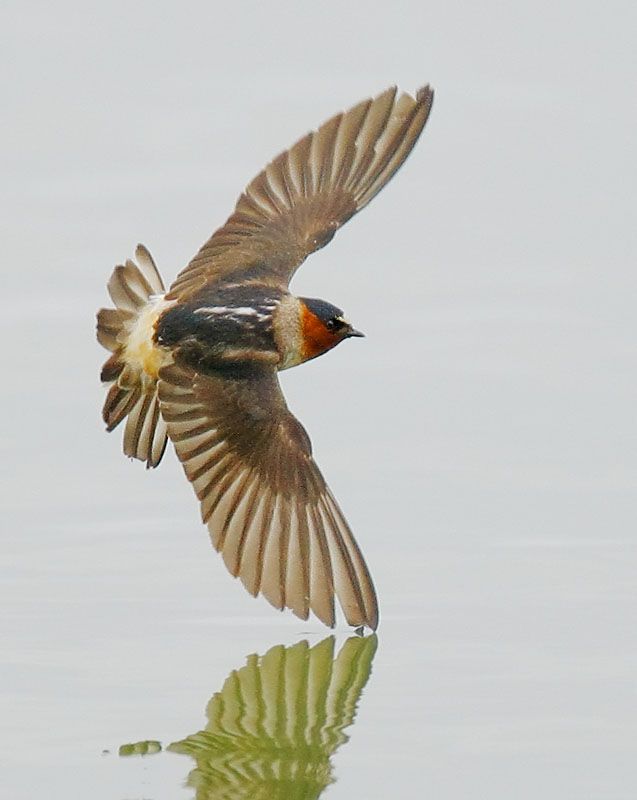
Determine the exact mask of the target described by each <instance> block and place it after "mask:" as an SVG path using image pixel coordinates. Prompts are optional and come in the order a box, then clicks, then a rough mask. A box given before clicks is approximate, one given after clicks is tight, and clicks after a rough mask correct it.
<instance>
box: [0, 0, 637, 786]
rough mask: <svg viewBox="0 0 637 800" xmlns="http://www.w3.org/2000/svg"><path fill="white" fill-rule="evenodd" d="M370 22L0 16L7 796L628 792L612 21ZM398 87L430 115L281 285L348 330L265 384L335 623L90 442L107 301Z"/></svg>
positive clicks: (516, 13) (287, 11)
mask: <svg viewBox="0 0 637 800" xmlns="http://www.w3.org/2000/svg"><path fill="white" fill-rule="evenodd" d="M388 9H389V7H388V6H387V5H386V4H378V5H377V6H375V5H374V4H370V3H362V2H361V3H358V2H353V3H351V4H348V5H347V9H345V8H344V7H343V4H340V3H339V4H332V3H327V4H324V5H323V6H321V8H320V10H319V9H318V8H314V7H312V8H310V7H309V6H308V7H307V8H306V7H305V6H303V8H300V7H299V6H298V4H293V3H291V2H290V3H288V2H281V3H276V4H274V6H272V4H266V5H263V6H258V7H257V6H255V5H252V4H250V6H249V7H248V5H243V4H241V3H238V4H231V6H229V5H228V4H226V5H224V6H215V5H214V4H213V5H212V6H211V5H210V4H203V3H198V2H195V3H192V4H190V5H189V6H188V10H187V11H184V10H183V9H182V10H179V12H177V6H174V7H173V6H172V5H170V4H165V5H164V4H161V3H159V4H157V3H153V4H150V3H145V2H141V3H137V4H134V7H133V8H131V7H130V4H121V5H118V4H117V3H115V5H113V4H109V5H108V6H104V7H100V8H98V7H94V8H89V7H87V6H85V5H84V4H79V3H77V4H76V3H74V2H71V0H64V2H62V3H61V4H56V5H55V6H51V7H50V8H45V7H43V6H42V7H38V6H37V5H36V4H29V3H17V2H15V3H13V2H9V3H8V5H6V9H5V10H3V31H5V32H6V37H5V38H6V42H5V46H3V48H2V52H1V53H0V58H2V59H3V63H2V65H1V66H2V68H3V74H4V75H7V76H10V80H8V81H5V85H4V86H3V108H4V109H5V114H4V118H5V119H4V121H5V124H4V125H3V130H2V132H0V135H1V136H2V137H3V147H2V148H0V154H1V155H0V158H2V162H3V163H2V174H3V188H4V190H5V191H4V192H3V194H2V198H0V203H2V208H0V224H2V225H3V231H2V242H3V256H2V259H1V260H0V274H1V278H2V301H3V304H2V314H1V315H0V337H1V341H2V342H3V350H2V362H3V365H2V366H3V369H2V375H3V379H2V391H1V392H0V404H1V408H2V420H3V430H2V437H0V454H1V455H2V458H0V493H1V509H2V511H1V518H2V528H3V533H2V545H1V547H0V608H1V609H2V612H1V614H0V641H1V646H0V703H1V707H0V763H1V766H0V797H2V798H3V799H4V798H5V797H6V798H7V800H9V798H10V800H27V799H28V800H31V798H33V797H36V796H42V797H50V798H53V799H54V800H57V798H60V799H61V798H64V800H74V799H75V798H87V797H89V798H91V800H102V798H104V800H106V798H108V800H151V799H152V800H175V799H176V798H184V800H185V799H186V798H194V797H198V798H203V797H205V798H213V797H214V798H219V797H227V798H240V797H241V796H246V797H259V796H263V797H268V798H270V797H277V796H280V797H286V798H294V797H299V798H301V797H318V796H319V794H320V795H321V796H324V797H329V798H334V800H337V799H338V798H348V800H351V799H352V798H366V800H368V799H374V798H378V800H381V799H382V800H384V799H385V798H387V797H390V798H393V797H396V798H397V797H431V798H435V799H436V800H464V798H467V799H468V798H471V800H473V799H474V798H476V797H478V798H482V797H485V798H486V797H488V798H489V800H510V798H515V800H527V798H528V800H531V799H533V800H537V798H543V800H632V799H633V798H634V797H635V793H636V791H637V758H636V757H635V756H636V754H635V742H636V741H637V722H636V720H637V691H636V682H635V673H636V669H637V636H636V634H635V631H636V630H637V626H636V625H635V583H636V579H637V550H636V544H635V541H636V540H635V519H636V518H637V514H636V507H635V506H636V504H635V488H636V486H637V464H636V459H635V453H636V452H637V436H636V434H635V422H634V409H635V396H636V392H635V389H636V383H635V355H636V353H635V342H636V341H637V336H636V333H637V331H636V330H635V313H634V308H635V302H634V298H635V296H636V290H637V285H636V275H637V273H636V271H635V267H634V254H635V252H636V251H637V238H636V237H637V226H635V225H634V217H635V214H634V211H635V209H634V184H635V181H634V179H633V178H632V176H633V175H634V174H635V172H634V171H635V150H634V141H633V138H634V137H633V136H632V131H633V130H634V123H635V118H634V113H635V111H634V109H635V105H634V97H633V94H634V93H633V94H631V93H630V91H629V87H630V86H631V85H632V84H631V80H630V78H631V77H634V74H635V72H634V71H635V60H634V42H633V38H634V37H633V36H632V31H634V29H635V23H636V22H637V20H636V19H635V14H636V13H637V12H636V11H635V6H634V4H629V3H621V2H618V3H614V4H613V5H612V9H611V10H608V9H606V8H605V7H604V8H602V7H601V6H600V8H599V9H597V10H596V9H593V8H590V9H589V8H586V9H584V8H583V7H580V6H578V7H577V8H575V7H574V6H573V5H572V4H570V3H568V2H565V0H564V2H559V1H558V2H548V0H547V1H546V2H544V0H541V1H540V2H539V5H538V3H537V2H534V3H533V4H531V3H526V2H514V3H510V4H508V5H506V6H503V5H502V4H499V3H491V4H490V3H486V4H481V5H480V7H479V8H478V7H477V6H476V8H475V10H474V9H472V8H469V7H468V6H464V7H461V6H457V5H454V4H449V3H444V4H443V3H436V2H433V3H429V4H426V6H425V5H423V4H422V3H420V2H413V3H412V2H405V3H403V4H400V13H393V12H392V13H389V12H388ZM337 21H338V24H337ZM352 31H356V35H355V36H353V35H352ZM308 37H309V39H308ZM309 40H311V41H309ZM326 50H329V54H330V57H329V59H326V58H325V52H326ZM395 80H398V81H399V82H400V83H401V84H402V85H404V87H405V88H407V89H410V90H413V89H414V88H415V87H416V86H417V85H419V84H420V83H422V82H424V81H427V80H430V81H431V82H432V83H433V84H434V85H435V88H436V91H437V95H436V104H435V106H434V109H433V112H432V117H431V121H430V125H429V127H428V129H427V131H426V132H425V135H424V138H423V140H422V142H421V143H420V144H419V146H418V148H417V149H416V151H415V152H414V154H413V157H412V158H411V159H410V160H409V161H408V163H407V164H406V166H405V168H404V170H402V171H401V173H400V174H399V175H398V176H397V178H396V181H395V182H394V183H392V185H391V186H389V187H388V188H387V190H386V191H385V192H383V194H382V195H380V196H379V197H378V198H377V200H375V202H374V203H373V204H372V205H371V206H370V207H369V209H366V210H365V212H364V213H363V214H361V215H360V217H357V218H356V219H355V220H353V221H352V222H351V223H350V224H348V225H347V226H346V228H345V229H344V230H343V231H342V232H340V233H339V235H338V236H337V237H336V238H335V240H334V242H333V243H332V244H331V245H330V246H329V247H328V248H326V249H325V250H323V251H321V252H320V253H318V254H316V255H315V256H314V257H313V258H312V259H311V260H310V261H308V263H307V266H305V267H304V268H303V270H301V271H300V273H299V274H298V277H297V278H296V279H295V284H294V286H293V288H294V289H295V290H296V291H297V292H298V293H299V294H301V295H307V296H319V297H324V298H325V299H327V300H329V301H331V302H334V303H336V304H337V305H339V306H340V307H342V308H344V309H345V310H346V312H347V314H348V316H349V317H350V318H351V320H352V322H353V323H354V324H355V325H356V326H357V327H360V329H361V330H363V331H365V332H366V334H367V338H366V339H365V340H360V341H352V342H347V343H345V344H343V345H342V346H340V347H339V348H338V349H337V350H336V351H334V352H333V353H330V354H329V355H327V356H325V357H324V358H321V359H318V360H317V361H316V362H313V363H311V364H308V365H306V366H304V367H300V368H298V369H296V370H291V371H290V373H289V374H286V375H284V376H283V383H284V389H285V392H286V396H287V397H288V401H289V404H290V406H291V408H292V409H293V411H294V412H295V413H296V414H297V416H298V417H299V418H300V419H301V421H302V422H303V423H304V425H305V426H306V427H307V429H308V431H309V432H310V434H311V436H312V439H313V442H314V447H315V452H316V455H317V460H318V462H319V464H320V465H321V467H322V469H323V471H324V473H325V475H326V477H327V478H328V480H329V482H330V484H331V486H332V488H333V490H334V492H335V494H336V496H337V497H338V498H339V500H340V502H341V504H342V506H343V509H344V511H345V512H346V514H347V516H348V518H349V520H350V522H351V524H352V527H353V529H354V531H355V532H356V534H357V537H358V539H359V541H360V543H361V545H362V547H363V549H364V551H365V553H366V556H367V558H368V561H369V563H370V566H371V568H372V572H373V574H374V576H375V579H376V583H377V586H378V591H379V597H380V603H381V625H380V628H379V631H378V637H377V638H374V637H372V638H366V639H359V638H356V637H354V638H352V632H351V631H349V630H347V629H345V628H344V627H339V628H337V629H336V631H335V632H334V636H335V638H334V639H332V638H326V637H328V634H330V632H329V631H327V630H326V629H324V628H323V627H321V626H320V625H319V624H317V623H315V622H312V621H310V622H308V623H301V622H299V621H298V620H296V619H295V618H294V617H292V616H287V615H281V614H277V613H276V612H274V611H273V610H272V609H271V608H270V607H269V606H268V605H267V604H266V603H265V602H263V601H256V600H253V599H252V598H250V597H249V596H248V595H247V594H246V593H245V591H244V590H243V589H242V587H241V586H240V584H239V583H238V582H236V581H234V580H233V579H232V578H230V577H229V576H228V575H227V574H226V571H225V568H224V566H223V564H222V562H221V559H220V558H219V557H218V556H217V555H216V554H215V553H214V552H213V551H212V549H211V547H210V544H209V542H208V537H207V533H206V531H205V529H204V528H203V526H202V525H201V524H200V522H199V519H198V509H197V503H196V502H195V499H194V496H193V494H192V490H191V487H190V486H189V485H188V484H187V482H186V481H185V479H184V476H183V474H182V472H181V468H180V467H179V465H178V464H177V463H176V459H175V457H174V455H173V454H172V453H168V454H167V457H166V458H165V461H164V463H162V464H161V466H160V468H159V469H158V470H156V471H154V472H150V473H149V472H146V471H145V470H144V469H143V467H142V466H141V465H139V464H133V463H129V462H128V461H127V460H126V459H124V458H123V457H122V455H121V452H120V441H119V437H118V436H115V435H107V434H106V433H104V431H103V429H102V425H101V422H100V419H99V409H100V407H101V402H102V390H101V387H100V386H99V384H98V370H99V365H100V363H101V361H102V360H103V358H104V352H103V351H102V350H101V348H99V346H98V345H97V344H96V343H95V342H94V332H93V328H94V312H95V310H96V308H98V307H99V306H100V305H103V304H104V303H105V302H106V301H107V296H106V291H105V282H106V280H107V277H108V275H109V274H110V271H111V269H112V266H113V264H114V263H115V262H116V261H118V260H121V259H124V258H126V257H128V256H130V255H132V253H133V251H134V247H135V244H136V243H137V241H143V242H144V243H145V244H147V245H148V246H149V248H150V250H151V252H152V253H153V254H154V255H155V257H156V259H157V262H158V264H159V266H160V269H161V271H162V273H163V274H164V276H165V277H166V278H167V279H168V280H170V279H171V278H172V277H173V276H174V274H175V273H176V271H177V270H178V269H179V267H180V266H182V265H183V264H184V262H185V261H186V260H187V259H188V257H189V256H190V255H191V254H192V253H194V252H195V250H196V249H197V248H198V246H199V245H200V244H201V242H202V241H203V240H204V239H205V238H206V237H207V236H208V235H209V233H210V232H211V231H212V229H213V228H214V227H215V226H216V225H217V224H219V223H220V222H222V221H223V219H225V217H226V216H227V215H228V213H229V212H230V210H231V208H232V205H233V203H234V201H235V198H236V195H237V193H238V191H239V190H240V188H241V187H242V186H243V185H244V184H245V183H246V182H247V180H248V179H249V178H251V177H252V175H253V174H254V173H255V172H256V171H257V170H258V169H260V168H261V167H262V165H263V164H264V163H265V162H266V161H267V160H268V159H269V158H271V157H272V156H273V155H274V154H275V153H276V152H278V151H279V150H280V149H281V148H282V147H284V146H287V145H288V144H289V143H291V142H292V141H293V140H294V139H295V138H296V137H298V136H299V135H300V134H302V133H303V132H304V131H306V130H307V129H308V128H310V127H312V126H313V125H315V124H317V123H319V122H320V121H321V120H323V119H325V118H326V117H328V116H329V115H330V114H332V113H333V112H334V111H336V110H337V109H338V108H340V107H344V106H347V105H349V104H351V103H353V102H356V101H357V100H359V99H361V98H362V97H364V96H366V95H368V94H370V93H373V92H375V91H380V90H381V89H383V88H384V87H385V86H386V85H387V84H389V83H391V82H392V81H395ZM144 743H146V744H145V745H144ZM143 750H146V754H145V755H142V754H141V751H143ZM258 787H261V788H258ZM263 787H266V788H263ZM261 790H262V795H259V793H258V792H259V791H261ZM242 793H243V794H242Z"/></svg>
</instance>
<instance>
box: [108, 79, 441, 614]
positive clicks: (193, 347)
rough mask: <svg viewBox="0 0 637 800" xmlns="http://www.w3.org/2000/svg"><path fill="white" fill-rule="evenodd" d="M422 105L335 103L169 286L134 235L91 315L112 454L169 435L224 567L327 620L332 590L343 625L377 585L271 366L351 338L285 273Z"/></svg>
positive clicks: (362, 186) (364, 185) (155, 458)
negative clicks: (118, 447)
mask: <svg viewBox="0 0 637 800" xmlns="http://www.w3.org/2000/svg"><path fill="white" fill-rule="evenodd" d="M431 101H432V93H431V91H430V90H429V89H428V88H425V89H423V90H421V91H420V92H419V93H418V95H417V98H416V99H414V98H411V97H409V95H401V96H400V97H396V90H395V89H391V90H388V91H387V92H385V93H383V94H382V95H380V96H379V97H378V98H376V99H375V100H368V101H365V102H363V103H361V104H359V105H358V106H356V107H354V108H353V109H351V110H350V111H349V112H347V113H345V114H339V115H337V116H336V117H334V118H333V119H332V120H330V121H329V122H327V123H325V125H323V126H322V127H321V128H320V129H319V131H318V132H316V133H314V134H309V135H308V136H306V137H305V138H304V139H301V140H300V141H299V142H298V143H297V144H296V145H294V147H292V148H291V149H290V150H288V151H286V152H285V153H283V154H281V156H279V157H278V158H277V159H275V160H274V161H273V162H272V163H271V164H269V165H268V167H266V169H265V170H264V171H263V172H262V173H261V174H260V175H258V176H257V178H255V180H254V181H253V182H252V183H251V184H250V185H249V186H248V188H247V189H246V192H245V193H244V194H243V195H242V196H241V198H240V199H239V202H238V203H237V206H236V209H235V212H234V214H233V215H232V216H231V217H230V218H229V220H228V221H227V222H226V224H225V225H224V226H223V227H222V228H221V229H219V230H218V231H217V232H216V233H215V234H214V235H213V236H212V237H211V239H209V240H208V242H206V244H205V245H204V246H203V247H202V248H201V250H200V251H199V253H198V254H197V255H196V256H195V258H194V259H193V260H192V261H191V262H190V264H189V265H188V266H187V267H186V268H185V269H184V270H183V271H182V272H181V273H180V274H179V275H178V277H177V279H176V281H175V282H174V283H173V285H172V286H171V287H170V289H169V291H168V292H165V290H164V286H163V283H162V280H161V278H160V276H159V273H158V271H157V268H156V267H155V264H154V262H153V260H152V258H151V256H150V254H149V253H148V251H147V250H146V249H145V248H144V247H142V246H141V245H140V246H139V247H138V248H137V251H136V262H134V261H132V260H129V261H127V262H126V264H125V265H123V266H119V267H116V268H115V271H114V272H113V275H112V276H111V279H110V281H109V292H110V294H111V297H112V299H113V302H114V303H115V305H116V308H115V309H102V310H101V311H100V312H99V314H98V339H99V341H100V342H101V343H102V344H103V345H104V346H105V347H107V348H108V349H109V350H110V351H111V353H112V355H111V357H110V358H109V359H108V361H107V362H106V363H105V365H104V367H103V369H102V380H103V381H104V382H105V383H108V384H110V389H109V393H108V395H107V399H106V403H105V405H104V411H103V416H104V419H105V421H106V423H107V426H108V429H109V430H112V429H113V428H114V427H116V426H117V425H118V424H119V423H120V422H122V421H123V420H124V419H126V427H125V431H124V452H125V453H126V454H127V455H129V456H132V457H135V458H139V459H141V460H143V461H146V463H147V466H150V467H154V466H157V464H158V463H159V461H160V460H161V457H162V455H163V452H164V449H165V446H166V442H167V438H168V437H169V438H170V439H171V440H172V442H173V444H174V446H175V449H176V451H177V455H178V456H179V458H180V460H181V461H182V463H183V466H184V469H185V472H186V475H187V476H188V478H189V479H190V481H191V482H192V483H193V486H194V488H195V491H196V493H197V496H198V498H199V500H200V501H201V512H202V519H203V521H204V522H205V523H206V524H207V525H208V529H209V531H210V534H211V538H212V541H213V544H214V546H215V547H216V549H218V550H220V551H221V552H222V554H223V558H224V560H225V562H226V565H227V566H228V568H229V569H230V571H231V572H232V574H233V575H237V576H239V577H240V578H241V580H242V581H243V583H244V585H245V586H246V588H247V589H248V590H249V591H250V592H251V593H253V594H255V595H256V594H258V593H259V592H261V593H262V594H264V595H265V596H266V598H267V599H268V600H269V601H270V602H271V603H272V604H273V605H274V606H276V607H278V608H284V607H288V608H291V609H292V610H293V611H294V613H295V614H297V615H298V616H300V617H302V618H304V619H305V618H307V616H308V614H309V611H310V610H311V611H313V612H314V613H315V614H316V615H317V616H318V617H319V618H320V619H321V620H323V621H324V622H325V623H326V624H328V625H333V624H334V619H335V617H334V596H335V595H336V596H337V597H338V599H339V602H340V604H341V606H342V608H343V611H344V613H345V616H346V619H347V621H348V622H349V623H350V624H351V625H355V626H358V625H367V626H369V627H370V628H374V629H375V628H376V626H377V624H378V606H377V600H376V594H375V591H374V587H373V583H372V580H371V577H370V575H369V571H368V569H367V567H366V565H365V562H364V560H363V557H362V555H361V553H360V551H359V549H358V546H357V545H356V542H355V541H354V538H353V536H352V533H351V531H350V529H349V527H348V525H347V522H346V521H345V518H344V517H343V515H342V513H341V511H340V509H339V508H338V505H337V504H336V501H335V500H334V498H333V496H332V494H331V492H330V491H329V489H328V487H327V485H326V484H325V481H324V479H323V477H322V475H321V473H320V472H319V470H318V467H317V466H316V464H315V462H314V460H313V458H312V453H311V444H310V440H309V437H308V436H307V433H306V432H305V430H304V429H303V427H302V426H301V424H300V423H299V422H298V420H296V419H295V417H294V416H293V415H292V414H291V413H290V411H289V410H288V408H287V405H286V403H285V399H284V397H283V394H282V392H281V390H280V387H279V384H278V380H277V377H276V374H277V372H278V371H280V370H282V369H287V368H289V367H293V366H296V365H298V364H301V363H303V362H304V361H308V360H310V359H312V358H315V357H316V356H318V355H321V354H322V353H324V352H326V351H327V350H330V349H331V348H332V347H334V346H336V345H337V344H338V343H339V342H341V341H343V339H345V338H348V337H352V336H361V335H362V334H360V333H359V332H358V331H356V330H355V329H354V328H353V327H352V326H351V325H350V323H349V322H348V321H347V320H346V319H345V318H344V316H343V312H342V311H341V310H340V309H338V308H337V307H336V306H333V305H331V304H330V303H327V302H325V301H323V300H317V299H313V298H298V297H295V296H294V295H292V294H291V293H290V292H289V289H288V284H289V280H290V278H291V277H292V275H293V274H294V271H295V270H296V269H297V268H298V266H299V265H300V264H301V263H302V262H303V260H304V259H305V257H306V256H307V255H308V254H309V253H311V252H313V251H314V250H316V249H318V248H319V247H322V246H324V245H325V244H326V243H327V242H329V241H330V240H331V238H332V237H333V235H334V233H335V231H336V230H337V229H338V228H339V227H340V226H341V225H342V224H344V222H346V221H347V220H348V219H349V218H350V217H351V216H352V215H353V214H354V213H356V211H358V210H359V209H360V208H362V207H363V206H364V205H365V204H366V203H367V202H369V200H370V199H371V198H372V197H373V196H374V195H375V194H376V193H377V192H378V191H379V190H380V189H381V188H382V187H383V186H384V185H385V183H386V182H387V181H388V180H389V179H390V177H391V176H392V175H393V174H394V173H395V171H396V170H397V169H398V168H399V167H400V165H401V164H402V163H403V161H404V159H405V158H406V157H407V155H408V154H409V152H410V151H411V148H412V147H413V145H414V144H415V142H416V140H417V138H418V136H419V135H420V132H421V131H422V128H423V127H424V124H425V122H426V119H427V116H428V114H429V110H430V107H431Z"/></svg>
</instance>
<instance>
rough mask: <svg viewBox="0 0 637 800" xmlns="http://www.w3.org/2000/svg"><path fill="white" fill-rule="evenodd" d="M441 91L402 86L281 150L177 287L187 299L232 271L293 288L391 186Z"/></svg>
mask: <svg viewBox="0 0 637 800" xmlns="http://www.w3.org/2000/svg"><path fill="white" fill-rule="evenodd" d="M432 101H433V91H432V90H431V89H430V88H429V86H425V87H424V88H422V89H420V90H419V91H418V92H417V94H416V97H415V98H413V97H411V96H410V95H408V94H400V95H398V94H397V90H396V88H395V87H393V88H391V89H388V90H387V91H385V92H383V94H381V95H379V96H378V97H376V98H375V99H373V100H365V101H363V102H362V103H359V104H358V105H357V106H354V108H351V109H350V110H349V111H347V112H345V113H341V114H337V115H336V116H335V117H332V119H330V120H329V121H328V122H326V123H325V124H324V125H322V126H321V127H320V128H319V129H318V131H315V132H313V133H309V134H307V136H305V137H303V139H301V140H300V141H298V142H297V143H296V144H295V145H294V146H293V147H291V148H290V149H289V150H286V151H285V152H284V153H281V155H279V156H278V157H277V158H275V159H274V161H272V162H271V163H270V164H268V166H267V167H266V168H265V169H264V170H263V172H261V173H260V174H259V175H257V177H256V178H255V179H254V180H253V181H252V183H250V185H249V186H248V187H247V189H246V190H245V192H244V193H243V194H242V195H241V197H240V198H239V201H238V203H237V205H236V207H235V210H234V213H233V214H232V216H231V217H230V218H229V219H228V221H227V222H226V224H225V225H224V226H223V227H222V228H220V229H219V230H218V231H216V232H215V233H214V234H213V235H212V236H211V238H210V239H208V241H207V242H206V243H205V244H204V245H203V247H202V248H201V249H200V250H199V252H198V253H197V255H196V256H195V257H194V258H193V259H192V261H191V262H190V263H189V264H188V266H187V267H186V268H185V269H184V270H182V272H181V273H180V274H179V275H178V276H177V278H176V280H175V282H174V283H173V285H172V286H171V287H170V291H169V293H168V298H169V299H184V298H185V297H187V296H189V295H191V294H192V293H193V292H196V291H197V290H198V289H199V288H201V287H202V286H203V285H204V284H205V283H207V282H208V281H211V280H212V281H215V280H217V279H220V278H223V277H225V276H227V275H229V274H234V273H237V274H239V273H241V272H243V271H245V272H251V271H252V272H254V270H258V271H260V273H262V275H261V277H266V276H267V277H268V278H269V279H270V280H273V281H274V282H276V283H279V284H281V285H284V286H287V284H288V283H289V281H290V278H291V277H292V275H293V274H294V272H295V271H296V269H297V268H298V267H299V266H300V265H301V264H302V263H303V261H304V260H305V259H306V258H307V256H308V255H309V254H310V253H312V252H314V250H318V249H319V248H320V247H323V246H324V245H326V244H327V243H328V242H329V241H330V239H331V238H332V237H333V236H334V234H335V233H336V231H337V230H338V228H340V227H341V226H342V225H344V224H345V223H346V222H347V220H348V219H350V217H352V216H353V215H354V214H355V213H356V212H357V211H360V209H361V208H363V207H364V206H365V205H367V203H369V201H370V200H371V199H372V198H373V197H374V196H375V195H376V194H377V193H378V192H379V191H380V190H381V189H382V188H383V186H384V185H385V184H386V183H387V181H389V179H390V178H391V177H392V175H393V174H394V173H395V172H396V170H397V169H398V168H399V167H400V166H401V165H402V163H403V162H404V160H405V159H406V158H407V156H408V155H409V153H410V152H411V150H412V148H413V146H414V145H415V143H416V141H417V140H418V137H419V136H420V133H421V131H422V129H423V127H424V125H425V122H426V121H427V117H428V116H429V111H430V109H431V104H432Z"/></svg>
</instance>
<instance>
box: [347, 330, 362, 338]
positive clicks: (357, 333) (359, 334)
mask: <svg viewBox="0 0 637 800" xmlns="http://www.w3.org/2000/svg"><path fill="white" fill-rule="evenodd" d="M350 336H358V337H362V338H363V339H364V338H365V334H364V333H361V332H360V331H357V330H356V328H350V329H349V330H348V331H347V337H348V338H349V337H350Z"/></svg>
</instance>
